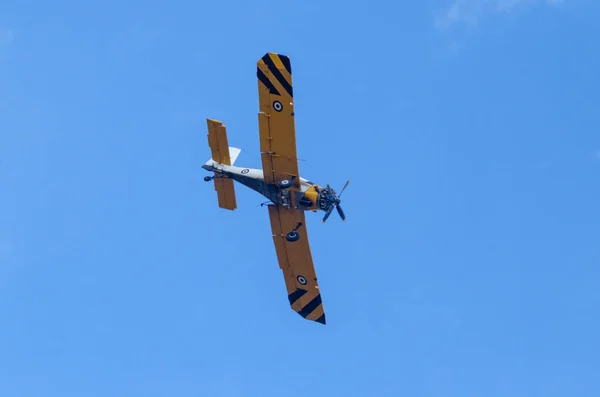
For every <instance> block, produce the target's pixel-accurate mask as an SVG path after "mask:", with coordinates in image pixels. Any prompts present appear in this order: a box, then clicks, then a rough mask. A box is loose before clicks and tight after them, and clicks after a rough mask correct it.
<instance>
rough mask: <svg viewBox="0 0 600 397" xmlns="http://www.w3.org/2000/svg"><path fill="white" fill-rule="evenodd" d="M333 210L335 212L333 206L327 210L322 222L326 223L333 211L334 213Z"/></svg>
mask: <svg viewBox="0 0 600 397" xmlns="http://www.w3.org/2000/svg"><path fill="white" fill-rule="evenodd" d="M332 212H333V207H331V208H330V209H329V211H327V212H326V213H325V216H324V217H323V221H322V222H321V223H325V221H326V220H327V218H329V215H331V213H332Z"/></svg>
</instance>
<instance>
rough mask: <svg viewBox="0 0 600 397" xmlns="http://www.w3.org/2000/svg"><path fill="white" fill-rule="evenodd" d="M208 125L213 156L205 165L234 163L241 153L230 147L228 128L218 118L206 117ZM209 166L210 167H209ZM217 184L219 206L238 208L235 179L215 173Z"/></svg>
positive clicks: (209, 142) (231, 208) (209, 143)
mask: <svg viewBox="0 0 600 397" xmlns="http://www.w3.org/2000/svg"><path fill="white" fill-rule="evenodd" d="M206 123H207V125H208V145H209V146H210V151H211V153H212V158H211V159H210V160H209V161H207V163H206V164H205V166H209V167H210V168H209V169H212V163H214V162H217V163H221V164H225V165H233V163H234V162H235V160H237V158H238V156H239V155H240V151H241V150H240V149H238V148H234V147H229V144H228V142H227V130H226V129H225V126H224V125H223V123H221V122H220V121H218V120H211V119H206ZM207 168H208V167H207ZM213 181H214V184H215V190H216V191H217V197H218V200H219V207H221V208H225V209H228V210H234V209H236V208H237V203H236V199H235V189H234V186H233V179H228V178H219V175H218V174H217V173H215V178H214V179H213Z"/></svg>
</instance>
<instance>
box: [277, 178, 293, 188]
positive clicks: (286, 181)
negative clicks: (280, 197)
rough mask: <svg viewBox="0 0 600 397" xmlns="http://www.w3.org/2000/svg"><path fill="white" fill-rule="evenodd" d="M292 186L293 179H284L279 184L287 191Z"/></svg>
mask: <svg viewBox="0 0 600 397" xmlns="http://www.w3.org/2000/svg"><path fill="white" fill-rule="evenodd" d="M290 186H292V180H291V179H284V180H282V181H280V182H279V187H280V188H282V189H287V188H288V187H290Z"/></svg>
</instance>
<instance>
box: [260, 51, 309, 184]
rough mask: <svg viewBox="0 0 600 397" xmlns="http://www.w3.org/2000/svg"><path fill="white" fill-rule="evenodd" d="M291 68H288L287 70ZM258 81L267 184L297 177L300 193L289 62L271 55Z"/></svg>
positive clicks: (261, 60) (264, 58) (269, 54)
mask: <svg viewBox="0 0 600 397" xmlns="http://www.w3.org/2000/svg"><path fill="white" fill-rule="evenodd" d="M286 65H287V68H286ZM256 66H257V70H256V73H257V78H258V101H259V114H258V128H259V135H260V151H261V160H262V165H263V171H264V178H265V182H266V183H271V184H274V183H278V182H279V181H281V180H283V179H291V178H292V177H296V178H295V179H294V182H293V185H294V186H293V187H292V188H291V189H292V190H299V189H300V180H299V178H297V177H298V176H299V175H300V173H299V171H298V158H297V154H296V129H295V122H294V97H293V88H292V74H291V67H290V62H289V58H288V57H286V56H284V55H279V54H275V53H267V54H265V56H263V57H262V58H261V59H260V60H259V61H258V62H257V64H256Z"/></svg>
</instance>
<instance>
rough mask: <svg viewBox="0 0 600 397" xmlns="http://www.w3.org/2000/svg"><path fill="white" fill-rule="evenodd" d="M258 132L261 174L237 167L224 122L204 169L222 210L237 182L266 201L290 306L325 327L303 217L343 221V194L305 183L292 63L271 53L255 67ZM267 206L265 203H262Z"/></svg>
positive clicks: (211, 139) (213, 134)
mask: <svg viewBox="0 0 600 397" xmlns="http://www.w3.org/2000/svg"><path fill="white" fill-rule="evenodd" d="M256 66H257V70H256V76H257V78H258V99H259V113H258V129H259V138H260V152H261V161H262V167H263V168H262V169H253V168H245V167H238V166H235V165H234V163H235V161H236V160H237V158H238V156H239V154H240V152H241V150H240V149H239V148H236V147H230V146H229V142H228V138H227V130H226V127H225V126H224V125H223V123H222V122H221V121H218V120H214V119H206V122H207V127H208V145H209V147H210V150H211V158H210V160H208V161H207V162H206V163H205V164H204V165H203V166H202V168H204V169H205V170H207V171H209V172H212V173H213V175H212V176H206V177H205V178H204V180H205V181H206V182H210V181H213V182H214V187H215V190H216V192H217V199H218V203H219V207H220V208H224V209H228V210H235V209H236V208H237V202H236V197H235V189H234V183H233V182H234V181H237V182H238V183H241V184H242V185H245V186H247V187H249V188H250V189H252V190H255V191H256V192H258V193H260V194H261V195H263V196H264V197H266V198H267V199H268V200H269V201H268V202H267V203H270V204H268V205H267V208H268V212H269V217H270V221H271V222H270V223H271V232H272V235H273V241H274V243H275V252H276V255H277V259H278V262H279V267H280V268H281V270H282V272H283V275H284V280H285V284H286V289H287V293H288V300H289V304H290V307H291V308H292V310H294V311H295V312H296V313H298V314H299V315H300V316H302V317H303V318H305V319H307V320H311V321H315V322H317V323H320V324H323V325H325V324H326V321H325V310H324V308H323V302H322V300H321V292H320V290H319V284H318V282H317V276H316V272H315V268H314V263H313V259H312V254H311V250H310V245H309V243H308V234H307V230H306V217H305V212H307V211H312V212H318V211H323V212H325V215H324V217H323V220H322V222H323V223H325V221H327V219H328V218H329V216H330V215H331V213H332V212H333V210H334V209H335V210H337V212H338V214H339V216H340V217H341V218H342V220H344V221H345V220H346V216H345V214H344V211H343V210H342V207H341V206H340V203H341V201H340V197H341V195H342V193H343V192H344V190H345V189H346V187H347V186H348V183H349V182H350V181H349V180H348V181H347V182H346V184H345V185H344V187H343V188H342V190H341V191H340V193H339V194H337V193H336V191H335V190H333V189H332V188H331V187H330V186H329V184H326V186H325V187H323V186H320V185H317V184H316V183H313V182H311V181H310V180H308V179H305V178H302V177H301V176H300V172H299V170H298V157H297V154H296V129H295V121H294V93H293V85H292V68H291V62H290V58H289V57H288V56H286V55H282V54H277V53H273V52H268V53H266V54H265V55H264V56H263V57H262V58H261V59H259V60H258V62H257V65H256ZM263 204H265V203H263Z"/></svg>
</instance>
